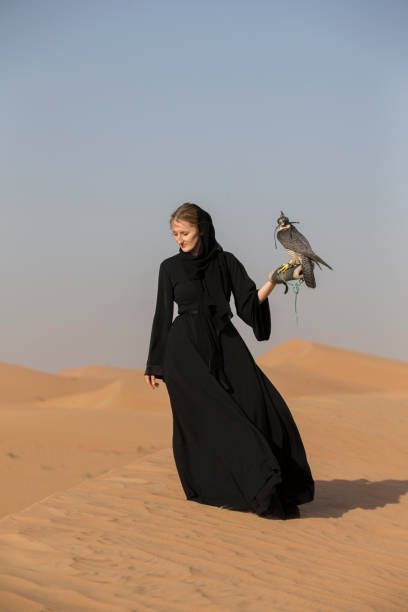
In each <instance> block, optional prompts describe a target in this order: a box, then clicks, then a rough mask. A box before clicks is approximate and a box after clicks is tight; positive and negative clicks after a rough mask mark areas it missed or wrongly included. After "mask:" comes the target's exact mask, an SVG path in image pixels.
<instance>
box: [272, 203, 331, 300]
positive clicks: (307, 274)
mask: <svg viewBox="0 0 408 612" xmlns="http://www.w3.org/2000/svg"><path fill="white" fill-rule="evenodd" d="M277 223H278V225H277V226H276V228H275V232H277V238H278V240H279V242H280V243H281V245H282V246H283V247H284V248H285V249H286V250H287V252H288V253H289V257H290V261H289V262H288V263H286V264H283V265H282V266H281V267H280V268H279V270H277V272H284V271H285V270H287V269H289V268H290V267H291V266H293V265H299V264H301V266H302V272H303V280H304V281H305V283H306V286H307V287H311V288H312V289H314V288H315V287H316V280H315V277H314V274H313V269H314V265H315V263H316V264H317V265H318V267H319V268H320V269H321V266H320V264H323V265H324V266H327V267H328V268H330V270H333V268H332V267H331V266H329V264H328V263H326V262H325V261H324V260H323V259H322V258H321V257H319V255H316V253H315V252H314V251H313V249H312V247H311V246H310V244H309V241H308V240H307V238H305V236H303V234H301V233H300V232H299V231H298V230H297V229H296V227H294V225H293V224H294V223H299V221H289V219H288V217H286V216H285V214H284V213H283V212H282V211H281V214H280V217H279V218H278V220H277ZM275 245H276V240H275Z"/></svg>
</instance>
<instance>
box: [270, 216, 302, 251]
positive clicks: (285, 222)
mask: <svg viewBox="0 0 408 612" xmlns="http://www.w3.org/2000/svg"><path fill="white" fill-rule="evenodd" d="M277 222H278V225H277V226H276V227H275V231H274V233H273V237H274V240H275V248H276V249H277V248H278V246H277V244H276V230H281V229H282V228H284V227H286V229H285V231H287V229H288V227H287V226H289V227H290V225H291V224H292V223H299V221H289V219H288V217H287V216H286V215H285V213H284V212H283V210H281V214H280V217H278V219H277ZM290 231H292V228H290Z"/></svg>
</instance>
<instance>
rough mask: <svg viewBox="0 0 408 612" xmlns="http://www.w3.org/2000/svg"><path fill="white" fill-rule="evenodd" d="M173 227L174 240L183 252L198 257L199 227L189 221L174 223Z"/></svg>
mask: <svg viewBox="0 0 408 612" xmlns="http://www.w3.org/2000/svg"><path fill="white" fill-rule="evenodd" d="M171 226H172V233H173V236H174V239H175V241H176V242H177V244H178V245H179V247H181V250H182V251H183V252H184V253H187V252H191V254H192V255H196V254H197V253H198V248H199V244H200V233H199V230H198V227H197V226H196V225H192V224H191V223H190V222H189V221H172V223H171Z"/></svg>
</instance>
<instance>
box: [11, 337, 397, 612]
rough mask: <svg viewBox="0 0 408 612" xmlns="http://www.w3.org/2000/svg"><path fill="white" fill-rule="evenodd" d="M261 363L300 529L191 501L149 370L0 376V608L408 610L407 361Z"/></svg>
mask: <svg viewBox="0 0 408 612" xmlns="http://www.w3.org/2000/svg"><path fill="white" fill-rule="evenodd" d="M257 362H258V364H259V365H260V367H261V368H262V369H263V371H264V372H265V373H266V374H267V376H269V377H270V379H271V380H272V382H273V383H274V384H275V386H276V387H277V388H278V389H279V390H280V391H281V392H282V393H283V394H284V396H285V397H287V399H288V403H289V405H290V408H291V411H292V413H293V415H294V417H295V420H296V422H297V424H298V427H299V430H300V431H301V434H302V438H303V440H304V443H305V446H306V449H307V452H308V457H309V461H310V464H311V467H312V471H313V474H314V476H315V479H316V499H315V500H314V502H312V503H311V504H305V505H303V506H301V507H300V509H301V518H300V519H298V520H292V521H272V520H267V519H261V518H259V517H257V516H256V515H253V514H250V513H242V512H233V511H230V510H226V509H221V508H214V507H211V506H205V505H201V504H196V503H193V502H188V501H187V500H185V498H184V495H183V492H182V489H181V486H180V483H179V480H178V476H177V473H176V468H175V465H174V460H173V456H172V450H171V432H172V419H171V408H170V406H169V403H168V396H167V392H166V389H165V385H164V384H163V383H160V387H159V389H156V390H155V391H152V390H151V389H149V388H148V387H147V386H146V384H145V381H144V379H143V371H142V370H125V369H123V368H113V367H110V366H89V367H85V368H78V369H75V370H72V369H71V370H63V371H61V372H59V373H58V374H47V373H43V372H37V371H34V370H30V369H27V368H21V367H19V366H15V365H9V364H4V363H3V364H0V430H1V432H2V434H1V437H0V457H2V459H1V461H0V477H1V480H2V492H3V495H2V497H1V498H0V516H3V518H2V519H1V520H0V610H1V611H2V610H6V611H7V612H13V611H18V612H20V611H21V610H24V611H26V610H41V611H43V610H53V611H54V610H64V611H65V610H67V611H72V610H75V611H76V610H84V611H85V610H86V611H88V610H106V611H109V612H111V611H115V610H118V611H119V610H139V609H148V608H151V609H153V610H168V609H173V610H189V611H190V610H192V609H203V610H204V609H205V610H209V609H211V610H212V609H226V610H227V609H228V610H232V609H234V610H235V609H237V608H243V609H247V610H262V611H263V610H299V609H302V610H303V609H304V610H316V611H322V610H378V611H382V610H387V611H390V610H404V609H407V608H408V588H407V586H406V585H407V583H408V581H407V577H408V576H407V571H406V568H407V567H408V544H407V538H406V533H407V527H408V513H407V509H408V496H407V492H408V480H407V468H406V466H407V465H408V457H407V450H406V438H407V429H408V426H407V421H408V364H406V363H404V362H398V361H392V360H387V359H382V358H379V357H374V356H371V355H365V354H363V353H356V352H355V351H346V350H343V349H337V348H334V347H330V346H326V345H322V344H317V343H311V342H304V341H290V342H287V343H284V344H282V345H280V346H278V347H276V348H275V349H273V350H272V351H269V352H268V353H266V354H264V355H262V356H261V357H259V358H257ZM33 502H34V503H33Z"/></svg>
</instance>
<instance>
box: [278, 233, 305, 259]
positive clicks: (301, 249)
mask: <svg viewBox="0 0 408 612" xmlns="http://www.w3.org/2000/svg"><path fill="white" fill-rule="evenodd" d="M276 237H277V239H278V240H279V242H280V243H281V245H282V246H283V247H284V248H285V249H289V250H291V251H294V252H295V253H298V254H299V255H306V257H310V256H313V255H314V253H313V249H312V247H311V246H310V244H309V241H308V240H307V238H305V236H304V235H303V234H301V233H300V232H299V230H298V229H296V227H294V226H293V225H291V226H290V228H289V229H287V230H281V231H279V232H277V235H276Z"/></svg>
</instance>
